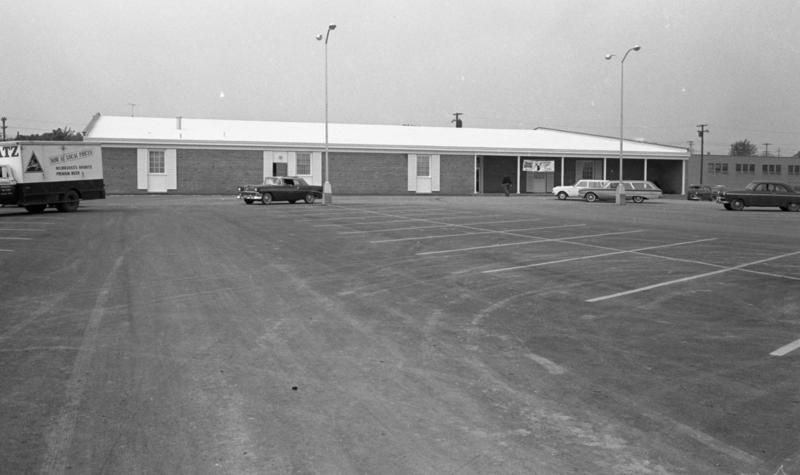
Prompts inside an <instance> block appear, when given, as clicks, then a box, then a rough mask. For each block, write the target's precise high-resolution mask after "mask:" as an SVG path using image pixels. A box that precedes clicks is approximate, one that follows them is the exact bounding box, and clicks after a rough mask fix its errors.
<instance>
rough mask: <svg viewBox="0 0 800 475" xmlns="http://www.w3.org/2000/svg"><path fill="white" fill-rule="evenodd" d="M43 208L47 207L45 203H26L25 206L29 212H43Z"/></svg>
mask: <svg viewBox="0 0 800 475" xmlns="http://www.w3.org/2000/svg"><path fill="white" fill-rule="evenodd" d="M45 208H47V205H28V206H26V207H25V209H26V210H28V212H29V213H31V214H39V213H44V209H45Z"/></svg>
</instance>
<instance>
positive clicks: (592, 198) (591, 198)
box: [584, 193, 597, 203]
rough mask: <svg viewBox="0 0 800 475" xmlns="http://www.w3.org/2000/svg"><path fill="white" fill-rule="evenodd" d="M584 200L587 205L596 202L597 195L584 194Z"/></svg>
mask: <svg viewBox="0 0 800 475" xmlns="http://www.w3.org/2000/svg"><path fill="white" fill-rule="evenodd" d="M584 198H586V201H588V202H589V203H594V202H595V201H597V195H595V194H594V193H586V196H584Z"/></svg>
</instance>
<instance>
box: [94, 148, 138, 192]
mask: <svg viewBox="0 0 800 475" xmlns="http://www.w3.org/2000/svg"><path fill="white" fill-rule="evenodd" d="M103 181H104V182H105V184H106V193H110V194H130V193H142V192H143V191H139V190H137V189H136V149H135V148H107V147H103Z"/></svg>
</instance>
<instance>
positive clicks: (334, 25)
mask: <svg viewBox="0 0 800 475" xmlns="http://www.w3.org/2000/svg"><path fill="white" fill-rule="evenodd" d="M328 29H329V30H335V29H336V24H335V23H331V24H330V25H328Z"/></svg>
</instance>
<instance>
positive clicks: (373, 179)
mask: <svg viewBox="0 0 800 475" xmlns="http://www.w3.org/2000/svg"><path fill="white" fill-rule="evenodd" d="M322 159H323V164H322V168H323V173H324V170H325V163H324V160H325V156H324V154H323V158H322ZM328 162H329V164H328V168H329V169H330V173H331V180H330V181H331V186H332V187H333V194H334V195H336V194H337V193H338V194H343V195H362V194H363V195H376V194H379V195H396V194H406V193H408V156H407V155H406V154H400V153H341V152H337V153H329V156H328Z"/></svg>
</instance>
